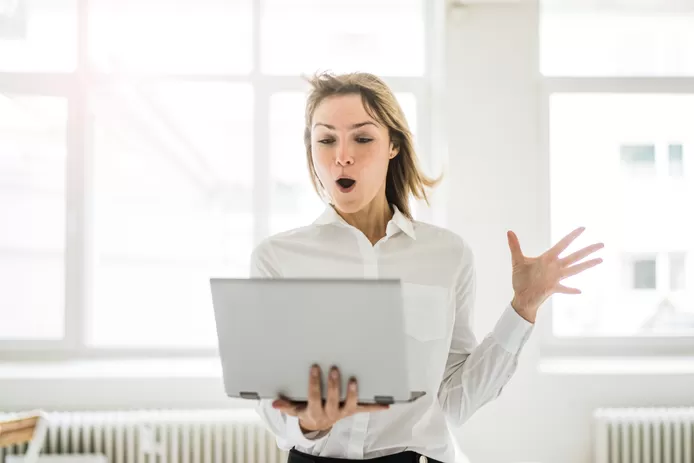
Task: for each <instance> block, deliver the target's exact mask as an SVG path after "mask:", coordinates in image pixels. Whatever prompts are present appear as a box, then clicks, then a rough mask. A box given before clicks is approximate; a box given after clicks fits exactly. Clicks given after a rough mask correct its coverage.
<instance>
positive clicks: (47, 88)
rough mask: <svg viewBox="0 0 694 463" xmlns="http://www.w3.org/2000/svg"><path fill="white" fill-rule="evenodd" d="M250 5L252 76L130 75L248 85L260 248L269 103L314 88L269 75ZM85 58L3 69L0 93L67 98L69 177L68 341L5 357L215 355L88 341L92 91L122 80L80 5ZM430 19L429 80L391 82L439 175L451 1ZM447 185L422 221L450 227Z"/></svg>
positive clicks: (429, 5)
mask: <svg viewBox="0 0 694 463" xmlns="http://www.w3.org/2000/svg"><path fill="white" fill-rule="evenodd" d="M249 1H250V2H251V4H252V21H253V24H252V40H251V44H250V46H251V47H252V50H253V62H252V68H251V71H250V73H248V74H238V75H237V74H233V75H232V74H185V75H180V74H151V73H147V74H128V75H126V76H123V75H118V76H117V77H118V78H123V77H134V78H136V79H137V81H138V82H147V83H157V82H171V81H173V82H219V81H223V82H230V83H250V84H251V85H252V86H253V100H254V111H255V117H254V122H255V123H254V129H253V135H252V136H253V142H254V161H253V162H254V164H253V171H254V174H253V176H254V177H253V203H252V211H253V214H254V228H253V237H254V244H256V245H257V244H258V243H259V242H260V241H261V240H262V239H263V238H265V237H266V236H267V235H268V234H269V229H270V211H271V203H270V201H271V184H270V182H271V171H270V165H269V163H270V154H271V153H270V142H269V140H268V137H267V136H266V134H267V127H269V125H270V113H269V111H270V99H271V96H272V95H273V94H275V93H279V92H304V91H305V90H306V82H305V80H304V79H302V78H301V77H300V76H281V75H266V74H263V73H262V71H261V56H260V53H261V47H260V41H261V30H260V26H261V14H262V2H263V0H249ZM76 3H77V11H76V15H77V28H78V30H77V48H78V50H77V60H76V67H75V69H74V71H72V72H12V71H9V72H5V71H0V92H7V93H16V94H21V95H27V96H39V95H50V96H59V97H64V98H66V99H67V105H68V115H67V126H66V135H67V164H68V165H67V171H66V192H65V195H66V198H65V201H66V214H67V217H66V238H65V239H66V243H65V287H66V291H65V305H64V310H65V312H64V313H65V333H64V337H63V339H60V340H2V339H0V356H2V358H3V360H8V361H35V360H49V361H53V360H75V359H101V358H103V359H111V358H124V357H127V358H176V357H183V358H186V357H201V356H202V357H209V356H215V355H217V350H216V349H210V348H105V347H104V348H101V347H95V346H90V345H88V344H87V343H86V341H87V336H86V335H87V332H86V330H87V323H86V321H87V317H88V316H89V305H90V300H91V295H90V293H89V291H90V288H91V287H92V285H91V284H90V281H89V279H90V277H91V275H92V272H91V265H92V259H93V257H94V256H93V247H92V245H91V243H92V240H93V229H92V227H93V225H92V224H93V221H92V220H91V217H90V211H92V210H93V209H92V201H93V195H91V194H90V193H91V192H92V191H93V188H92V184H91V182H92V178H91V176H90V175H89V172H90V171H91V168H92V166H93V162H94V153H93V143H92V140H93V132H94V123H93V122H94V121H93V120H92V117H91V116H90V114H89V112H88V109H87V108H88V100H89V95H90V92H91V89H92V88H96V87H97V86H98V85H100V84H103V83H107V82H108V80H109V79H111V78H113V77H114V76H112V75H110V74H108V73H99V72H93V71H90V68H89V56H88V53H89V52H88V50H89V46H88V40H89V38H88V27H89V25H88V17H87V15H88V10H89V0H77V2H76ZM422 8H423V14H424V22H425V24H424V41H425V44H424V50H425V73H424V74H423V75H421V76H416V77H397V76H394V77H384V80H385V81H386V82H387V83H388V84H389V85H390V86H391V88H392V90H393V91H394V92H396V93H399V92H408V93H412V94H413V95H414V96H415V98H416V101H417V120H418V128H417V129H418V145H419V147H420V150H421V154H420V160H421V162H422V165H423V168H424V169H425V170H427V171H429V172H440V171H441V169H442V166H443V165H444V164H445V161H446V156H447V151H446V143H445V132H446V130H445V120H444V108H445V105H446V96H445V95H444V86H445V74H444V62H445V50H444V44H445V35H446V33H445V27H444V25H445V17H446V16H445V9H446V2H445V1H444V0H436V1H433V2H432V1H428V0H423V1H422ZM444 188H445V182H444V184H443V185H442V186H441V187H440V188H439V189H437V190H436V191H435V192H433V193H432V194H431V197H430V201H432V200H433V201H435V202H436V206H435V207H434V206H427V205H426V204H425V203H424V202H423V201H417V202H415V213H416V214H417V217H418V219H421V220H425V221H434V222H436V223H438V224H440V225H443V224H444V222H445V217H446V216H445V204H444V203H445V202H444V201H443V199H444V198H445V190H444Z"/></svg>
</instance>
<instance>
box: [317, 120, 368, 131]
mask: <svg viewBox="0 0 694 463" xmlns="http://www.w3.org/2000/svg"><path fill="white" fill-rule="evenodd" d="M319 125H322V126H323V127H326V128H328V129H330V130H335V126H334V125H330V124H325V123H323V122H316V123H315V124H313V128H314V129H315V128H316V127H318V126H319ZM365 125H373V126H374V127H377V125H376V123H375V122H373V121H366V122H358V123H356V124H352V126H351V127H350V130H354V129H358V128H359V127H364V126H365Z"/></svg>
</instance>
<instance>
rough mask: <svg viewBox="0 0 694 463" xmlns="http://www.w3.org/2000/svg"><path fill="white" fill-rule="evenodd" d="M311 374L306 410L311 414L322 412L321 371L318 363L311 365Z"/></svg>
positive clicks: (315, 414)
mask: <svg viewBox="0 0 694 463" xmlns="http://www.w3.org/2000/svg"><path fill="white" fill-rule="evenodd" d="M310 374H311V376H310V378H309V382H308V407H307V408H308V412H309V413H310V414H311V415H312V416H321V415H322V414H323V397H322V395H321V385H320V380H321V372H320V367H319V366H318V365H314V366H313V367H311V373H310Z"/></svg>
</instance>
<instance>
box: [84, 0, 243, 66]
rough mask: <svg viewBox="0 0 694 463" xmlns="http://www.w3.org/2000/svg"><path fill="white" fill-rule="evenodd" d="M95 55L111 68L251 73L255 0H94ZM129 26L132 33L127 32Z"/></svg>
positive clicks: (97, 63) (92, 31)
mask: <svg viewBox="0 0 694 463" xmlns="http://www.w3.org/2000/svg"><path fill="white" fill-rule="evenodd" d="M90 3H91V9H90V27H89V31H90V39H91V42H90V58H91V60H92V61H93V63H94V65H95V66H96V67H97V68H98V69H100V70H103V71H107V72H119V71H121V72H143V73H180V74H194V73H209V74H215V73H232V74H238V73H248V72H250V69H251V63H252V48H251V27H252V24H253V21H252V20H251V0H231V1H230V2H229V1H224V2H220V1H216V0H200V1H195V2H191V1H188V2H184V3H177V4H176V5H175V7H174V6H173V5H172V4H171V3H170V2H166V1H164V0H93V1H91V2H90ZM124 31H127V33H123V32H124Z"/></svg>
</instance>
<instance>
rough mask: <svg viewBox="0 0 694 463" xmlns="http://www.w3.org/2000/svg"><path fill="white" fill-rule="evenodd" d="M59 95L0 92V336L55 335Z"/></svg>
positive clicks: (61, 256) (61, 172)
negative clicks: (43, 95) (31, 95)
mask: <svg viewBox="0 0 694 463" xmlns="http://www.w3.org/2000/svg"><path fill="white" fill-rule="evenodd" d="M66 118H67V104H66V101H65V100H64V99H59V98H51V97H30V96H18V95H6V94H0V223H1V224H2V226H0V320H2V323H0V339H60V338H62V337H63V334H64V321H63V317H64V308H65V304H64V300H65V290H64V288H65V271H64V267H65V166H66V145H65V128H66Z"/></svg>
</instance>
